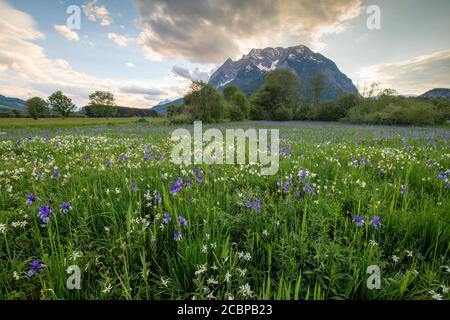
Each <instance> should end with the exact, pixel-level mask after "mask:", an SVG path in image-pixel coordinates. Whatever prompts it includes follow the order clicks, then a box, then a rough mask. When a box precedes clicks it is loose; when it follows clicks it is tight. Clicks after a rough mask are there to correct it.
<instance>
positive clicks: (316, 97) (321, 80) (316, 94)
mask: <svg viewBox="0 0 450 320" xmlns="http://www.w3.org/2000/svg"><path fill="white" fill-rule="evenodd" d="M325 88H326V78H325V76H324V75H323V74H318V75H317V76H315V77H314V78H312V79H311V81H310V83H309V88H308V91H309V94H310V96H311V98H312V101H313V102H314V104H316V105H318V104H319V103H320V102H321V101H322V98H323V94H324V92H325Z"/></svg>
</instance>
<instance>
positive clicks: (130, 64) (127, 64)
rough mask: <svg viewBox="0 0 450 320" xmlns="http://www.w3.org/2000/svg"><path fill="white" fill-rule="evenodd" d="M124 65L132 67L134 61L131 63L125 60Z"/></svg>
mask: <svg viewBox="0 0 450 320" xmlns="http://www.w3.org/2000/svg"><path fill="white" fill-rule="evenodd" d="M125 65H126V66H127V67H128V68H134V63H133V62H127V63H125Z"/></svg>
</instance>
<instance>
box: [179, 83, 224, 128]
mask: <svg viewBox="0 0 450 320" xmlns="http://www.w3.org/2000/svg"><path fill="white" fill-rule="evenodd" d="M184 101H185V104H186V106H187V109H188V110H189V112H190V114H191V115H192V117H193V118H194V120H202V121H203V122H218V121H220V120H221V119H222V117H223V112H224V101H223V97H222V95H221V94H220V92H219V91H218V90H217V89H216V88H215V87H214V86H213V85H212V84H210V83H205V82H203V81H193V82H192V84H191V88H190V90H189V93H188V94H187V95H186V96H185V97H184Z"/></svg>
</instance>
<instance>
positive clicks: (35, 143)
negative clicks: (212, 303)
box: [0, 119, 450, 299]
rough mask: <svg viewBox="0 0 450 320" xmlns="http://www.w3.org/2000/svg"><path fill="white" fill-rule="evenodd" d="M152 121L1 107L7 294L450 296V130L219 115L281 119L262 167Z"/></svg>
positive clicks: (1, 288) (1, 292)
mask: <svg viewBox="0 0 450 320" xmlns="http://www.w3.org/2000/svg"><path fill="white" fill-rule="evenodd" d="M149 121H151V122H150V123H148V124H145V123H143V124H137V123H136V119H119V120H117V119H109V120H86V119H66V120H56V119H53V120H37V121H32V120H26V119H17V120H11V119H1V120H0V128H1V130H0V131H1V132H2V134H1V135H0V155H1V156H0V161H1V168H0V298H1V299H449V298H450V294H449V293H448V287H449V283H448V281H449V275H450V261H449V243H450V242H449V240H450V228H449V223H450V202H449V192H450V190H449V181H448V178H449V176H450V171H449V169H450V152H449V151H450V148H449V138H450V130H449V129H448V128H405V127H402V128H400V127H377V126H352V125H345V124H336V123H327V124H326V123H302V122H291V123H270V122H267V123H263V122H259V123H252V122H245V123H230V124H221V125H217V127H218V128H219V129H225V128H232V127H234V128H236V127H239V128H249V127H264V128H279V129H280V137H281V145H280V169H279V172H278V174H277V175H275V176H261V175H260V174H259V169H260V166H259V165H258V164H255V165H245V166H237V165H236V166H232V165H198V166H194V165H189V166H185V165H182V166H178V165H174V164H172V163H171V162H170V161H169V157H170V152H171V150H172V146H173V142H171V141H170V134H171V132H172V130H174V129H175V127H170V126H165V125H162V124H161V123H159V122H155V120H149ZM158 121H161V120H158ZM110 124H114V125H110ZM187 128H191V127H189V126H187ZM371 265H376V266H378V267H379V268H380V270H381V288H380V289H372V290H371V289H369V288H368V286H367V280H368V278H369V277H370V274H368V273H367V268H368V267H369V266H371ZM69 266H78V267H79V269H80V271H81V289H80V290H68V288H67V286H66V281H67V279H68V277H69V276H70V274H68V273H67V268H68V267H69Z"/></svg>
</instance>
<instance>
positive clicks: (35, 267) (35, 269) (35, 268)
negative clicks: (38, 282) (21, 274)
mask: <svg viewBox="0 0 450 320" xmlns="http://www.w3.org/2000/svg"><path fill="white" fill-rule="evenodd" d="M45 267H47V265H46V264H45V263H42V262H40V261H39V260H34V261H33V262H31V263H30V270H29V271H28V272H27V275H28V277H30V278H31V277H32V276H34V275H35V274H38V273H41V272H42V270H43V269H44V268H45Z"/></svg>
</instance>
